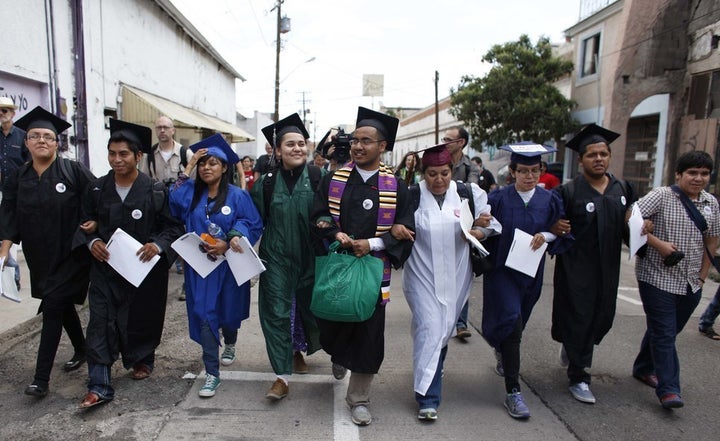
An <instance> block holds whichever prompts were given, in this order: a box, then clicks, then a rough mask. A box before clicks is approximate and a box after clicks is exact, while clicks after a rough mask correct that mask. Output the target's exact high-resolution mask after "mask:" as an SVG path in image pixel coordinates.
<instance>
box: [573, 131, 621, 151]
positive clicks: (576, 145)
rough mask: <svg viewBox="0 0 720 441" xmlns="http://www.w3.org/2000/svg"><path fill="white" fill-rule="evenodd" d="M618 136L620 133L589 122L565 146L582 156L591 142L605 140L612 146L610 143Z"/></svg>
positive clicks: (595, 142)
mask: <svg viewBox="0 0 720 441" xmlns="http://www.w3.org/2000/svg"><path fill="white" fill-rule="evenodd" d="M618 137H620V134H619V133H615V132H613V131H611V130H608V129H606V128H604V127H600V126H599V125H597V124H589V125H587V126H585V127H584V128H583V129H582V130H580V133H578V134H577V135H575V136H574V137H573V138H572V139H571V140H570V141H568V142H567V143H566V144H565V147H567V148H569V149H572V150H575V151H576V152H578V153H579V154H580V156H582V155H583V154H584V153H585V148H586V147H587V146H589V145H590V144H597V143H599V142H604V143H605V144H607V146H608V147H610V143H612V142H613V141H615V140H616V139H618Z"/></svg>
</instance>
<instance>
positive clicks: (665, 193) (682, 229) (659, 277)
mask: <svg viewBox="0 0 720 441" xmlns="http://www.w3.org/2000/svg"><path fill="white" fill-rule="evenodd" d="M693 203H694V204H695V206H696V207H697V209H698V210H699V211H700V213H702V215H703V216H704V217H705V220H706V221H707V224H708V229H707V230H706V231H705V233H704V234H702V233H700V230H699V229H698V228H697V227H696V226H695V223H693V221H692V220H691V219H690V217H689V216H688V214H687V211H686V210H685V206H683V204H682V201H680V197H679V196H678V195H677V194H676V193H675V192H673V191H672V189H671V188H670V187H659V188H655V189H654V190H652V191H651V192H650V193H648V194H647V195H645V196H644V197H643V198H642V199H640V200H639V201H637V205H638V207H639V208H640V212H641V213H642V215H643V217H644V218H646V219H648V218H649V219H650V220H652V221H653V223H654V224H655V230H654V232H653V234H654V235H655V236H656V237H657V238H659V239H661V240H664V241H667V242H671V243H673V244H675V246H676V247H677V249H678V250H680V251H682V252H683V253H685V258H684V259H682V260H681V261H680V263H678V264H677V265H675V266H673V267H667V266H665V265H664V264H663V258H662V257H661V256H660V253H658V252H657V250H655V249H654V248H652V247H648V249H647V254H646V256H645V257H644V258H636V259H635V276H636V277H637V279H638V281H641V282H645V283H649V284H650V285H653V286H654V287H656V288H658V289H661V290H663V291H666V292H669V293H672V294H677V295H685V294H686V293H687V291H686V290H687V285H690V287H691V288H692V291H693V292H697V291H698V290H700V289H701V288H702V285H701V284H700V267H701V265H702V259H703V255H704V253H705V244H704V242H703V237H717V236H720V211H719V210H718V203H717V200H715V198H714V197H713V196H712V195H711V194H710V193H708V192H706V191H704V190H703V191H702V192H701V193H700V196H699V198H698V200H697V201H693Z"/></svg>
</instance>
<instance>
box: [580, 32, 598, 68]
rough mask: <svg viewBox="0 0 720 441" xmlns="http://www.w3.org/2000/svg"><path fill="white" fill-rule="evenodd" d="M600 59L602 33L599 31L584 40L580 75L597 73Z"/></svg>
mask: <svg viewBox="0 0 720 441" xmlns="http://www.w3.org/2000/svg"><path fill="white" fill-rule="evenodd" d="M599 60H600V34H599V33H597V34H595V35H592V36H590V37H588V38H585V39H584V40H583V41H582V60H581V71H580V77H582V78H584V77H587V76H590V75H595V74H596V73H597V72H598V62H599Z"/></svg>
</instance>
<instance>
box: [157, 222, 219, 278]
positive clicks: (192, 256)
mask: <svg viewBox="0 0 720 441" xmlns="http://www.w3.org/2000/svg"><path fill="white" fill-rule="evenodd" d="M200 244H207V243H206V242H205V241H203V240H202V239H200V236H198V235H197V234H195V232H194V231H191V232H189V233H185V234H183V235H182V236H180V238H178V240H176V241H175V242H173V243H172V245H170V246H171V247H172V249H173V250H175V251H176V252H177V253H178V254H179V255H180V257H182V258H183V260H184V261H185V263H187V264H188V265H190V266H191V267H192V269H194V270H195V272H196V273H198V275H199V276H200V277H202V278H203V279H204V278H205V277H207V276H208V274H210V273H211V272H213V271H215V268H217V267H219V266H220V264H221V263H223V261H224V260H225V257H224V256H215V257H217V259H216V260H215V261H212V260H210V259H208V257H207V256H208V255H207V253H204V252H202V251H200Z"/></svg>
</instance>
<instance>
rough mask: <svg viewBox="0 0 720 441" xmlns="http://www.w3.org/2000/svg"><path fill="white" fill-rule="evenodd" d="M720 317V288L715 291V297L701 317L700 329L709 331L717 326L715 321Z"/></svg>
mask: <svg viewBox="0 0 720 441" xmlns="http://www.w3.org/2000/svg"><path fill="white" fill-rule="evenodd" d="M718 315H720V287H718V289H717V291H715V297H713V299H712V300H711V301H710V304H709V305H708V307H707V309H705V312H703V315H702V316H700V325H699V328H700V329H707V328H709V327H711V326H712V325H714V324H715V319H716V318H718Z"/></svg>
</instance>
